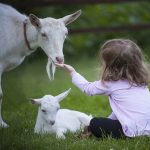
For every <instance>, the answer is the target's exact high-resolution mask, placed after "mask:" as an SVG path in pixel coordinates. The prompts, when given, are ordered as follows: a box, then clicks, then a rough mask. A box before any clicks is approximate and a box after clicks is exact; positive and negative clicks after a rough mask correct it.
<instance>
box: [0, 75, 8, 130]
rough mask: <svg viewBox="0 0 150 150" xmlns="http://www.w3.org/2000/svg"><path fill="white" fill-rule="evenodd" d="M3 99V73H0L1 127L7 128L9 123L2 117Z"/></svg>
mask: <svg viewBox="0 0 150 150" xmlns="http://www.w3.org/2000/svg"><path fill="white" fill-rule="evenodd" d="M2 100H3V92H2V88H1V74H0V127H3V128H7V127H8V125H7V124H6V123H5V122H4V121H3V119H2V114H1V113H2Z"/></svg>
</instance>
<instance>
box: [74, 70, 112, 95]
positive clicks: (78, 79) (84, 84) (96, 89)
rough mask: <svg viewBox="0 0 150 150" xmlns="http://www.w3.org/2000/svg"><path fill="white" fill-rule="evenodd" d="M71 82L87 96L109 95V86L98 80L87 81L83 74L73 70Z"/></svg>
mask: <svg viewBox="0 0 150 150" xmlns="http://www.w3.org/2000/svg"><path fill="white" fill-rule="evenodd" d="M71 76H72V83H73V84H75V85H76V86H77V87H78V88H79V89H80V90H81V91H83V92H84V93H86V94H87V95H89V96H93V95H109V93H110V89H109V86H107V85H105V84H103V83H102V82H101V81H100V80H99V81H94V82H88V81H87V80H86V79H85V78H84V77H83V76H81V75H80V74H79V73H77V72H73V73H72V74H71Z"/></svg>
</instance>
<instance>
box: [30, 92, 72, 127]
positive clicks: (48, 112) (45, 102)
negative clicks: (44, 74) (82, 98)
mask: <svg viewBox="0 0 150 150" xmlns="http://www.w3.org/2000/svg"><path fill="white" fill-rule="evenodd" d="M70 90H71V89H69V90H67V91H65V92H63V93H61V94H59V95H57V96H52V95H45V96H44V97H42V98H39V99H31V102H32V104H37V105H39V113H40V115H41V116H42V119H43V120H44V121H45V122H47V123H48V124H50V125H53V124H54V123H55V119H56V114H57V112H58V110H59V109H60V105H59V102H60V101H61V100H63V99H64V98H65V97H66V96H67V95H68V94H69V92H70Z"/></svg>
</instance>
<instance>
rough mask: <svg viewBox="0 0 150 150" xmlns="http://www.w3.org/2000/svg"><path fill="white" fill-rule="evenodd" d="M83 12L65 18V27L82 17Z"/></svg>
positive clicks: (79, 11)
mask: <svg viewBox="0 0 150 150" xmlns="http://www.w3.org/2000/svg"><path fill="white" fill-rule="evenodd" d="M81 12H82V11H81V10H78V11H76V12H75V13H73V14H71V15H68V16H65V17H63V18H61V19H62V21H63V22H64V23H65V25H68V24H70V23H71V22H73V21H75V20H76V19H77V18H78V17H79V16H80V15H81Z"/></svg>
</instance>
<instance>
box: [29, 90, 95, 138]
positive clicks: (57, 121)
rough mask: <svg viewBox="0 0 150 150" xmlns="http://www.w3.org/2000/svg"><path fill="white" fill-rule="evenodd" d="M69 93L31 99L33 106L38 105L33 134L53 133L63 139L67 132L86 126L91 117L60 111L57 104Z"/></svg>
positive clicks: (72, 111)
mask: <svg viewBox="0 0 150 150" xmlns="http://www.w3.org/2000/svg"><path fill="white" fill-rule="evenodd" d="M69 92H70V89H69V90H67V91H65V92H63V93H61V94H59V95H57V96H52V95H45V96H44V97H42V98H40V99H31V101H32V103H33V104H37V105H39V110H38V116H37V120H36V125H35V133H55V134H56V137H57V138H65V135H64V134H65V133H66V132H67V131H70V132H73V133H74V132H76V131H77V130H80V129H83V128H84V127H85V126H88V125H89V123H90V120H91V119H92V116H88V115H86V114H85V113H82V112H79V111H74V110H69V109H60V105H59V102H60V101H61V100H63V99H64V98H65V97H66V96H67V95H68V94H69Z"/></svg>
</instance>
